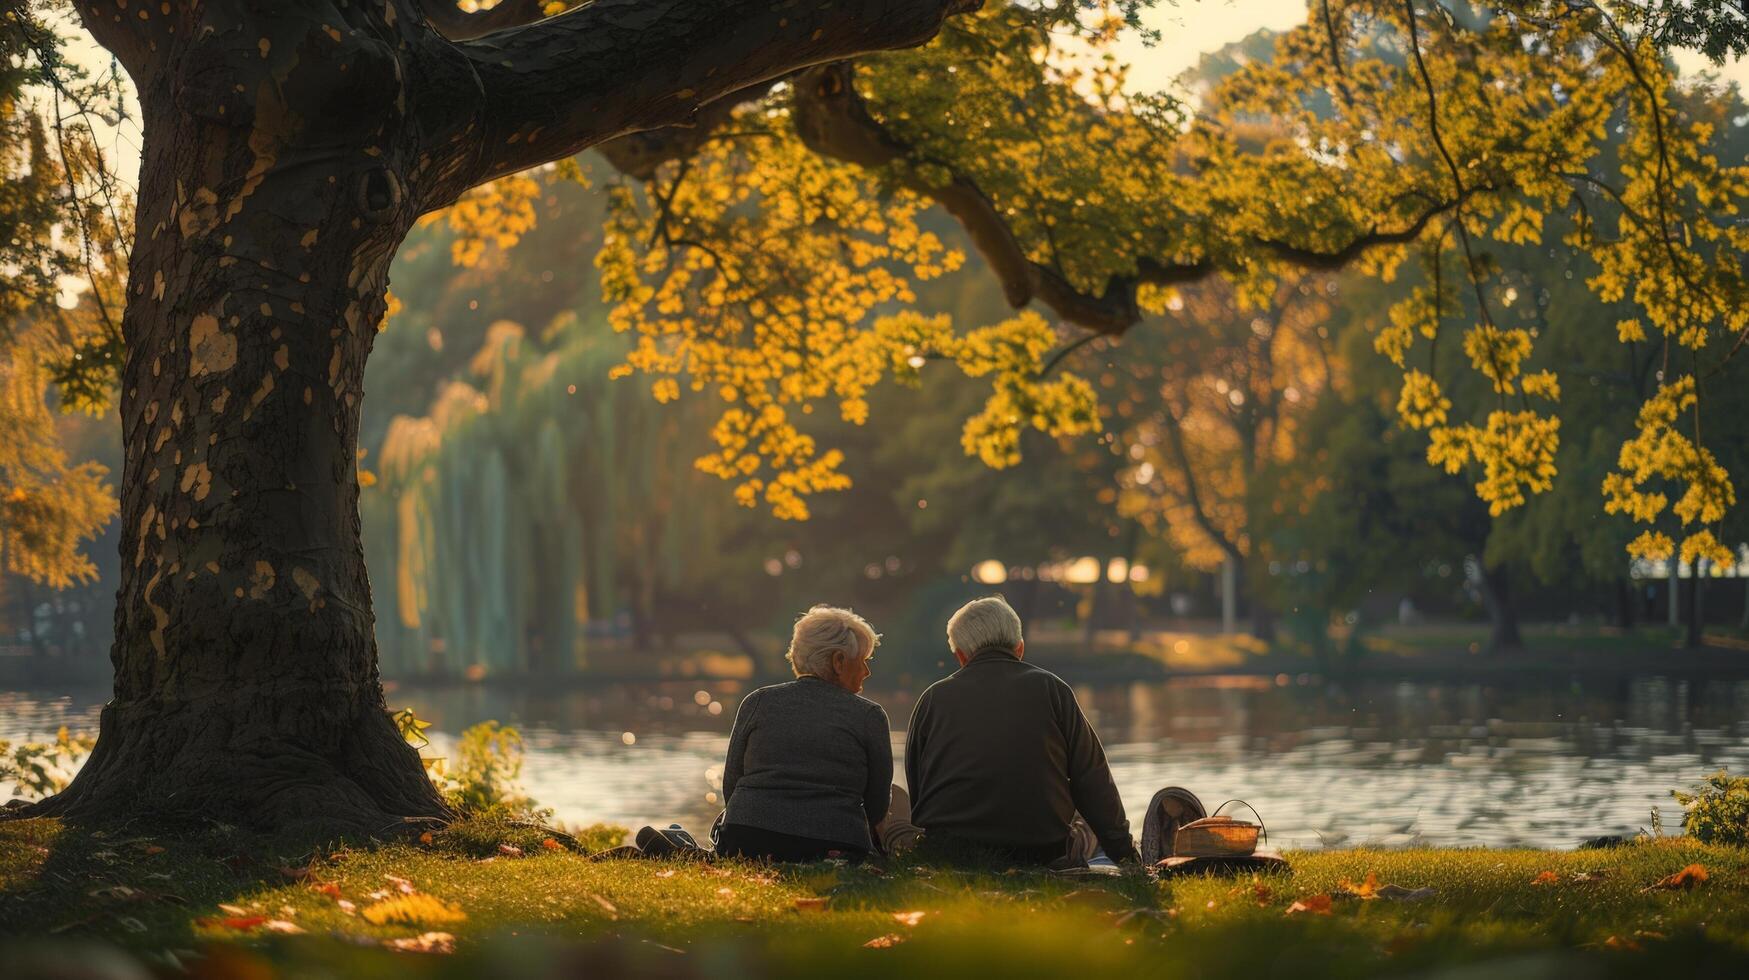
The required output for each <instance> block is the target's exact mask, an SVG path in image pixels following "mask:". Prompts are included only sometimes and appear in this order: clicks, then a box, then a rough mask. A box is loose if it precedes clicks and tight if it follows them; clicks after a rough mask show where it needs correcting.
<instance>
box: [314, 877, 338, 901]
mask: <svg viewBox="0 0 1749 980" xmlns="http://www.w3.org/2000/svg"><path fill="white" fill-rule="evenodd" d="M310 890H311V891H314V892H315V893H316V894H318V895H326V896H328V897H329V898H332V899H339V898H340V886H339V885H336V884H335V883H333V882H332V881H324V882H322V883H321V884H320V885H311V886H310Z"/></svg>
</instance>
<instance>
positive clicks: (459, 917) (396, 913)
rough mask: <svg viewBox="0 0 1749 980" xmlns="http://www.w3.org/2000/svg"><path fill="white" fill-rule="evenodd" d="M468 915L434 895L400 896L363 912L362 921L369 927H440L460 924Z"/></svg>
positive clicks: (458, 907)
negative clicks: (398, 924)
mask: <svg viewBox="0 0 1749 980" xmlns="http://www.w3.org/2000/svg"><path fill="white" fill-rule="evenodd" d="M467 917H468V914H467V913H466V912H463V911H462V910H461V908H460V906H456V905H451V904H450V903H448V902H445V901H444V900H443V899H441V898H438V897H436V896H434V895H402V896H401V897H399V898H390V899H385V900H383V901H381V902H378V903H376V904H375V905H372V906H370V907H369V908H367V909H365V910H364V919H365V921H366V922H369V923H370V924H371V925H377V926H381V925H388V924H390V923H400V924H403V925H409V926H422V925H442V924H444V923H447V922H462V921H464V920H466V919H467Z"/></svg>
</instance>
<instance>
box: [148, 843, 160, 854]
mask: <svg viewBox="0 0 1749 980" xmlns="http://www.w3.org/2000/svg"><path fill="white" fill-rule="evenodd" d="M146 853H147V854H163V853H164V849H163V848H162V847H159V846H158V845H156V844H147V845H146Z"/></svg>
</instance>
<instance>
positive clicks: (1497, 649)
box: [1476, 558, 1524, 653]
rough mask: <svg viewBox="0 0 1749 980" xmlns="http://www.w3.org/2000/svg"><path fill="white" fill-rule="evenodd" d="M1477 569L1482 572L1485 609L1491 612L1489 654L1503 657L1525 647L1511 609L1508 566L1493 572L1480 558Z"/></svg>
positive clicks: (1496, 568)
mask: <svg viewBox="0 0 1749 980" xmlns="http://www.w3.org/2000/svg"><path fill="white" fill-rule="evenodd" d="M1476 567H1477V569H1478V570H1479V572H1480V579H1481V580H1480V581H1479V582H1478V583H1477V584H1478V585H1480V586H1481V589H1482V606H1483V607H1484V608H1485V609H1487V611H1488V623H1489V627H1490V631H1489V636H1488V650H1489V651H1490V652H1493V653H1501V652H1506V651H1510V650H1517V649H1519V648H1521V647H1523V646H1524V638H1523V637H1522V636H1521V635H1520V634H1519V632H1518V610H1517V609H1516V608H1514V607H1513V605H1512V587H1511V580H1510V578H1509V577H1508V576H1507V572H1506V566H1504V565H1498V566H1495V567H1492V568H1490V567H1488V565H1486V564H1484V563H1483V562H1482V560H1481V559H1480V558H1478V559H1477V560H1476Z"/></svg>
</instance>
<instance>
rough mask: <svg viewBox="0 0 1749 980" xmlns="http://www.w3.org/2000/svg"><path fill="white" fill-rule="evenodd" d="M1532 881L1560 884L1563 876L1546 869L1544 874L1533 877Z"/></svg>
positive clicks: (1541, 883)
mask: <svg viewBox="0 0 1749 980" xmlns="http://www.w3.org/2000/svg"><path fill="white" fill-rule="evenodd" d="M1530 883H1531V884H1533V885H1558V884H1560V883H1561V876H1560V875H1558V874H1555V873H1554V872H1553V871H1544V872H1543V873H1542V874H1539V875H1537V876H1536V877H1535V878H1532V879H1531V880H1530Z"/></svg>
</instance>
